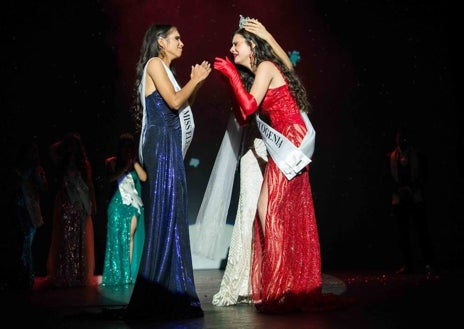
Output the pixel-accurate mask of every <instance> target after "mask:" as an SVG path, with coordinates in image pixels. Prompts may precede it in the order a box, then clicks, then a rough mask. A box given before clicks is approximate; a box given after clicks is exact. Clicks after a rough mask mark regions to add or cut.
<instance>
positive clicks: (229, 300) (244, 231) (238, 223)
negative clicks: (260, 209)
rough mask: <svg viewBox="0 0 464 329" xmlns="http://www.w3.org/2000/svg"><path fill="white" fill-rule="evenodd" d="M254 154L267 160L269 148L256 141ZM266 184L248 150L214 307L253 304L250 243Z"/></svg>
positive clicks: (241, 172) (241, 167) (241, 168)
mask: <svg viewBox="0 0 464 329" xmlns="http://www.w3.org/2000/svg"><path fill="white" fill-rule="evenodd" d="M254 145H255V152H256V154H259V156H261V157H262V158H263V160H267V154H266V147H265V146H264V143H263V141H262V140H261V139H255V143H254ZM262 182H263V174H262V173H261V169H260V165H259V162H258V159H257V158H256V156H255V154H254V153H253V150H252V149H250V150H248V151H247V152H246V153H245V154H244V155H243V156H242V157H241V159H240V195H239V201H238V208H237V215H236V217H235V224H234V228H233V231H232V237H231V241H230V248H229V255H228V257H227V266H226V269H225V271H224V275H223V277H222V281H221V286H220V290H219V292H218V293H216V294H215V295H214V296H213V305H216V306H229V305H234V304H237V303H251V302H252V300H251V282H250V269H251V240H252V236H253V234H252V233H253V222H254V219H255V216H256V209H257V204H258V197H259V192H260V190H261V184H262Z"/></svg>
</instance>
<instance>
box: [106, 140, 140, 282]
mask: <svg viewBox="0 0 464 329" xmlns="http://www.w3.org/2000/svg"><path fill="white" fill-rule="evenodd" d="M136 150H137V149H136V146H135V141H134V137H133V136H132V135H131V134H129V133H125V134H122V135H121V136H120V137H119V143H118V151H117V154H116V156H112V157H109V158H107V159H106V161H105V167H106V172H107V179H108V183H109V184H110V185H111V191H112V195H113V196H112V198H111V200H110V203H109V205H108V208H107V218H108V224H107V235H106V252H105V261H104V265H103V276H102V284H103V285H123V284H131V283H133V282H134V281H135V278H136V277H137V272H138V269H139V264H140V257H141V255H142V249H143V242H144V239H145V227H144V223H143V211H144V209H143V204H142V186H141V182H144V181H146V180H147V173H146V172H145V170H144V169H143V168H142V166H141V165H140V163H139V162H138V160H137V152H136Z"/></svg>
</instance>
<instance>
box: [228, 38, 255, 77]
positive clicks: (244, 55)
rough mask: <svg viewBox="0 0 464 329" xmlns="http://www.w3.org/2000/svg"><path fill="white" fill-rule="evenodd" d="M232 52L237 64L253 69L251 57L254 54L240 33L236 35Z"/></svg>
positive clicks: (233, 39) (231, 48)
mask: <svg viewBox="0 0 464 329" xmlns="http://www.w3.org/2000/svg"><path fill="white" fill-rule="evenodd" d="M230 52H231V53H232V55H233V56H234V62H235V64H238V65H242V66H245V67H247V68H249V69H251V62H250V55H251V54H252V49H251V46H250V45H249V44H248V43H247V41H246V39H245V38H244V37H243V35H241V34H238V33H237V34H234V37H233V38H232V47H230Z"/></svg>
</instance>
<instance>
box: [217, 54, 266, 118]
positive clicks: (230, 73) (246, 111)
mask: <svg viewBox="0 0 464 329" xmlns="http://www.w3.org/2000/svg"><path fill="white" fill-rule="evenodd" d="M214 68H215V69H216V70H218V71H219V72H221V73H222V74H223V75H224V76H226V77H227V78H228V79H229V82H230V85H231V86H232V90H233V91H234V94H235V97H236V98H237V101H238V104H239V105H240V110H241V112H242V116H243V118H242V119H243V120H246V118H247V117H248V116H249V115H251V114H253V113H254V112H255V111H256V110H257V109H258V103H256V99H255V98H254V97H253V95H251V94H250V93H248V92H247V91H246V89H245V86H244V85H243V83H242V80H241V79H240V75H239V74H238V71H237V68H236V67H235V65H234V63H232V62H231V61H230V59H229V58H228V57H226V58H225V59H224V58H219V57H216V58H215V59H214Z"/></svg>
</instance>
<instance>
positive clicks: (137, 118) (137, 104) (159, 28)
mask: <svg viewBox="0 0 464 329" xmlns="http://www.w3.org/2000/svg"><path fill="white" fill-rule="evenodd" d="M174 28H175V26H173V25H170V24H153V25H152V26H150V27H149V28H148V30H147V31H146V32H145V35H144V37H143V41H142V47H141V48H140V57H139V60H138V62H137V65H136V77H135V84H134V87H133V92H132V94H133V100H132V104H133V105H132V108H131V115H132V118H133V120H134V123H135V130H136V132H140V130H141V127H142V117H143V108H142V103H141V100H140V98H141V95H140V92H141V90H140V85H141V83H142V77H143V70H144V68H145V65H146V64H147V62H148V60H149V59H150V58H152V57H160V56H161V57H162V56H163V53H164V50H163V49H162V47H161V46H160V45H159V43H158V39H159V38H166V37H167V36H168V34H169V33H170V32H171V31H172V29H174ZM171 71H173V73H175V71H174V69H173V67H171Z"/></svg>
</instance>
